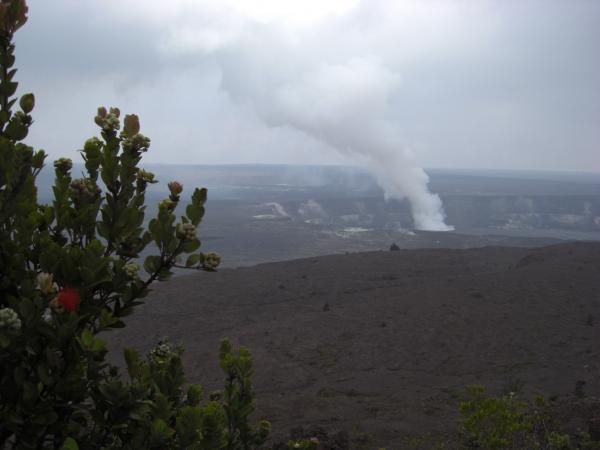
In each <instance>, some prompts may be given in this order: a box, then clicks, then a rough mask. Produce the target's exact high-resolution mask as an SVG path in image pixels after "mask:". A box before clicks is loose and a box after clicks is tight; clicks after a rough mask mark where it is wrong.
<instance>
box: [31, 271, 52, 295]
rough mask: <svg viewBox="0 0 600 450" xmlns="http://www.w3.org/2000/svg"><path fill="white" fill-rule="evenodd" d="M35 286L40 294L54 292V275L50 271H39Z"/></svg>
mask: <svg viewBox="0 0 600 450" xmlns="http://www.w3.org/2000/svg"><path fill="white" fill-rule="evenodd" d="M36 282H37V287H38V289H39V290H40V291H42V294H52V293H54V292H56V287H57V286H56V283H54V276H53V275H52V274H51V273H47V272H40V273H39V274H38V276H37V277H36Z"/></svg>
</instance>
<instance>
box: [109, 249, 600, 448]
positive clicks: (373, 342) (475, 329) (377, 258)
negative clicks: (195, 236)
mask: <svg viewBox="0 0 600 450" xmlns="http://www.w3.org/2000/svg"><path fill="white" fill-rule="evenodd" d="M163 336H168V337H169V338H171V339H172V340H174V341H177V342H182V343H183V345H184V346H185V349H186V351H185V358H184V360H185V363H186V366H187V367H186V368H187V372H188V375H189V378H190V381H193V382H200V383H201V384H202V385H203V386H204V387H205V389H206V390H207V391H210V390H215V389H218V388H219V387H220V386H221V385H222V374H221V372H220V369H219V368H218V357H217V348H218V344H219V340H220V338H222V337H225V336H227V337H229V338H231V340H232V341H233V342H234V344H236V345H237V344H241V345H244V346H247V347H249V348H250V349H251V351H252V354H253V356H254V361H255V378H254V385H255V389H256V398H257V400H256V413H257V417H258V418H263V417H264V418H268V419H269V420H271V421H272V423H273V428H274V433H275V438H281V439H284V438H285V437H286V435H287V433H288V431H289V430H290V429H291V428H292V427H295V426H302V425H309V424H319V425H321V426H323V427H324V428H325V429H327V430H330V431H335V430H346V431H347V432H348V433H349V434H350V436H351V438H352V439H353V442H354V444H353V445H354V446H355V447H357V448H379V447H387V448H388V450H390V449H401V448H410V447H408V444H407V442H408V440H407V439H408V438H409V437H411V436H417V435H433V436H444V435H445V434H447V433H452V432H453V431H454V430H456V429H457V426H458V419H459V417H458V414H457V412H456V411H457V400H456V397H457V393H458V392H461V391H462V390H463V389H464V387H465V386H466V385H469V384H473V383H478V384H483V385H485V386H486V387H487V388H488V390H489V391H490V392H491V393H495V394H498V393H502V392H508V391H515V390H518V391H520V392H521V393H522V395H525V396H527V395H531V394H533V393H542V394H544V395H546V396H559V397H568V396H573V391H574V388H575V385H576V382H577V381H585V382H586V384H585V386H584V389H585V392H586V393H588V394H595V395H598V393H599V392H600V362H599V361H600V359H599V356H600V243H573V244H571V243H568V244H560V245H553V246H549V247H543V248H538V249H523V248H506V247H504V248H501V247H485V248H476V249H466V250H448V249H421V250H401V251H395V252H370V253H356V254H348V255H335V256H324V257H318V258H308V259H301V260H295V261H289V262H280V263H270V264H261V265H258V266H255V267H246V268H239V269H225V270H222V271H220V272H218V273H213V274H211V273H198V274H192V275H189V276H182V277H177V278H174V279H172V280H171V281H169V282H167V283H161V284H158V285H157V286H156V287H155V288H154V291H153V293H152V294H151V295H150V297H149V298H148V300H147V303H146V304H145V305H143V306H142V307H140V308H139V310H138V312H137V313H136V314H134V315H133V316H132V317H131V318H130V319H129V321H128V326H127V328H124V329H122V330H118V331H115V332H111V335H110V339H109V340H110V345H111V348H112V349H113V355H112V357H113V358H114V359H115V360H117V359H120V354H119V353H120V350H121V348H122V347H134V348H138V349H140V350H147V349H149V348H151V347H152V345H153V344H154V343H155V342H156V340H157V339H158V338H159V337H163ZM424 448H426V447H424Z"/></svg>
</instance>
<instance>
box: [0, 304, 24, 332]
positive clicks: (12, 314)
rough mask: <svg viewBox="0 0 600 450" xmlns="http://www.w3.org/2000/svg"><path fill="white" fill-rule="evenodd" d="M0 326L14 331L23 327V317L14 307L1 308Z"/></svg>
mask: <svg viewBox="0 0 600 450" xmlns="http://www.w3.org/2000/svg"><path fill="white" fill-rule="evenodd" d="M0 328H5V329H9V330H13V331H17V330H20V329H21V319H19V316H18V315H17V313H16V311H15V310H14V309H12V308H1V309H0Z"/></svg>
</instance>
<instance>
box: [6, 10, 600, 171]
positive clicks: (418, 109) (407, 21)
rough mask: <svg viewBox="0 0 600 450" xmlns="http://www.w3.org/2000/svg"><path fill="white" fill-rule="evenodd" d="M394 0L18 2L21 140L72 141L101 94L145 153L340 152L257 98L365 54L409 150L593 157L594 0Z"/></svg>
mask: <svg viewBox="0 0 600 450" xmlns="http://www.w3.org/2000/svg"><path fill="white" fill-rule="evenodd" d="M149 3H152V2H149ZM401 3H402V4H403V5H404V4H405V3H404V2H393V1H384V0H371V1H363V2H361V3H360V4H359V5H358V6H357V8H355V9H354V10H352V11H351V12H349V13H348V14H344V15H341V16H333V17H330V18H328V19H326V20H323V21H322V22H320V23H316V24H314V25H313V26H311V27H309V28H304V29H299V30H288V29H285V28H284V29H282V27H281V26H280V24H277V23H268V24H264V23H257V22H254V21H252V20H249V19H247V18H243V17H237V16H235V14H233V13H231V12H230V11H224V10H218V9H215V8H209V7H208V6H206V5H204V6H201V7H197V6H196V7H194V6H193V5H194V3H193V2H183V3H182V5H183V6H181V8H182V9H181V10H180V11H179V12H178V13H177V14H173V15H171V16H169V17H168V18H166V19H165V20H164V21H162V22H161V21H160V20H156V18H149V17H148V15H146V14H144V13H143V11H141V9H143V6H139V8H138V9H139V10H135V8H134V6H132V5H135V2H129V3H127V2H125V3H123V6H122V9H124V10H125V9H127V8H129V9H131V11H119V10H118V9H117V8H116V4H117V3H116V2H96V1H92V0H77V1H76V0H54V1H52V2H48V1H46V0H30V10H31V13H30V16H31V20H30V23H29V24H27V26H26V27H25V28H23V29H22V30H21V31H20V32H19V35H18V41H17V44H18V66H19V68H20V72H19V75H18V76H19V81H21V82H22V89H23V91H30V90H31V91H34V92H35V93H36V95H37V97H38V105H39V107H38V108H37V109H36V112H35V119H36V125H35V127H34V130H33V133H32V136H31V141H32V142H33V143H34V144H36V145H37V146H41V147H44V148H46V149H47V150H48V151H49V152H50V154H51V156H52V157H58V156H59V155H63V154H65V153H68V152H70V151H72V150H75V149H76V148H77V147H78V146H80V145H81V143H82V142H83V140H84V139H85V138H86V137H87V136H88V135H90V134H92V133H94V127H93V125H92V124H91V117H92V116H93V113H94V110H95V107H96V106H97V105H99V104H116V105H119V106H121V108H122V109H123V110H126V111H135V112H137V113H139V114H140V115H141V117H142V126H143V127H144V130H145V132H146V133H147V134H148V135H149V136H151V137H152V138H153V148H152V149H151V152H150V153H149V155H148V160H151V161H159V162H175V161H173V160H177V161H182V162H196V163H203V162H312V163H318V162H322V161H324V162H342V161H345V159H344V157H340V156H339V155H338V154H337V153H336V152H334V151H333V150H332V149H331V148H330V147H331V142H329V143H327V142H325V143H323V142H320V141H319V138H318V137H317V138H315V137H310V136H307V135H306V133H303V132H301V131H298V130H294V129H292V128H290V127H289V126H288V127H275V128H273V127H270V126H267V125H266V124H265V123H263V120H262V119H261V118H262V117H266V114H265V111H262V110H261V108H264V104H266V103H267V102H265V101H263V100H261V98H266V99H268V98H269V96H270V95H271V94H272V92H271V91H270V88H271V87H273V86H275V85H277V84H281V83H282V82H281V80H288V81H289V82H291V81H293V80H297V79H298V77H301V76H302V74H306V73H310V71H311V68H316V67H322V66H323V65H335V64H348V62H349V61H352V60H355V59H357V58H358V59H360V58H367V59H369V58H375V59H378V60H379V61H381V62H382V64H383V66H385V67H386V68H387V70H389V71H390V73H392V74H394V75H395V76H397V78H398V82H397V83H396V84H395V85H394V86H393V89H391V90H390V91H389V92H388V95H387V97H386V107H385V108H384V109H385V111H384V112H382V113H381V115H382V120H385V122H386V123H388V124H391V126H393V128H394V130H395V133H396V136H397V137H398V141H399V142H398V144H399V145H400V144H401V145H403V146H405V147H406V148H408V149H409V150H410V151H412V153H413V154H414V160H415V161H416V162H417V163H419V164H421V165H424V166H426V167H491V168H514V169H547V170H561V169H567V170H587V171H597V172H598V171H600V157H599V156H598V151H599V149H598V143H599V142H600V127H598V125H597V124H598V123H600V86H599V84H600V81H599V80H600V56H599V55H600V52H598V44H597V43H598V42H600V27H599V26H598V24H600V3H599V2H596V1H592V0H578V1H560V0H554V1H553V0H549V1H541V0H535V1H534V0H524V1H500V0H493V1H492V0H489V1H483V2H470V1H467V0H457V1H447V2H440V1H436V0H431V1H430V2H414V4H413V3H412V2H406V4H407V5H412V6H410V7H406V8H405V9H402V6H399V5H400V4H401ZM107 4H109V5H112V6H110V7H109V6H106V5H107ZM138 5H139V3H138ZM190 5H192V6H190ZM415 5H420V6H416V7H415ZM186 8H187V9H186ZM411 8H412V9H411ZM227 67H230V68H234V67H235V68H240V69H244V68H252V70H248V71H244V70H239V71H238V72H236V71H231V70H227ZM255 68H258V69H260V70H258V69H256V70H255ZM234 76H235V77H238V78H239V79H238V80H233V78H234ZM251 77H256V79H252V78H251ZM223 83H224V84H223ZM288 84H289V83H288ZM238 85H245V86H248V85H250V86H252V88H253V90H252V92H253V93H254V94H256V97H254V96H252V98H249V96H248V95H243V96H242V95H238V96H237V97H236V92H235V88H234V86H238ZM282 85H285V83H283V84H282ZM223 86H225V87H227V88H228V90H227V91H226V92H224V91H223V89H222V88H223ZM246 91H247V89H246ZM238 94H240V93H239V92H238ZM259 94H260V95H259ZM261 96H262V97H261ZM240 98H243V101H241V102H240V101H239V100H240ZM261 105H263V106H261ZM256 107H258V109H257V108H256ZM257 111H258V114H257ZM362 113H363V112H362V111H360V112H358V113H357V117H364V116H363V115H362Z"/></svg>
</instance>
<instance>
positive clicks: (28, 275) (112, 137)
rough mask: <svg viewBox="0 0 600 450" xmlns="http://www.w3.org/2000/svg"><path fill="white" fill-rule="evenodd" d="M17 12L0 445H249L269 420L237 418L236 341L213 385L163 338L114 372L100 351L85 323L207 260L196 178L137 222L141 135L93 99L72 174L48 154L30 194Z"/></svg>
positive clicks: (3, 155) (22, 11)
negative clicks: (192, 375)
mask: <svg viewBox="0 0 600 450" xmlns="http://www.w3.org/2000/svg"><path fill="white" fill-rule="evenodd" d="M27 13H28V8H27V5H26V2H25V0H0V448H18V449H26V448H35V449H40V448H65V449H76V448H82V449H102V448H106V449H108V448H126V449H146V448H148V449H152V448H155V449H171V448H172V449H175V448H177V449H179V448H182V449H183V448H190V449H192V448H193V449H221V448H224V449H254V448H258V447H260V446H261V445H262V444H263V443H264V441H265V440H266V438H267V436H268V433H269V424H268V422H261V423H260V424H259V425H258V426H257V427H253V426H251V425H250V424H249V416H250V415H251V414H252V412H253V404H254V394H253V391H252V385H251V375H252V359H251V356H250V354H249V353H248V351H247V350H245V349H240V350H239V351H234V350H233V349H232V348H231V345H230V344H229V342H228V341H226V340H225V341H223V343H222V344H221V351H220V360H221V367H222V368H223V370H224V371H225V374H226V382H225V387H224V390H223V392H222V393H220V394H213V395H211V396H210V397H209V398H208V399H205V396H204V395H203V393H202V390H201V389H200V387H199V386H196V385H190V386H189V387H187V388H185V387H184V386H185V377H184V371H183V366H182V363H181V352H182V349H181V348H180V347H177V346H174V345H173V344H170V343H168V342H160V343H159V344H158V345H157V347H156V348H155V349H154V350H153V351H152V352H150V354H148V355H147V356H145V357H143V356H140V355H139V354H138V353H136V352H135V351H133V350H127V351H126V352H125V360H126V367H127V375H128V376H127V377H126V376H124V375H121V374H120V373H119V370H118V368H117V367H114V366H112V365H111V364H109V363H108V362H107V359H106V355H107V350H106V346H105V342H104V341H103V340H102V338H101V337H100V336H99V334H100V333H102V332H105V331H108V330H110V329H112V328H118V327H123V326H124V325H125V324H124V322H123V320H122V319H123V317H125V316H127V315H129V314H131V313H132V312H134V310H135V307H136V306H137V305H139V304H140V303H141V301H142V299H144V297H146V296H147V294H148V292H149V287H150V285H151V284H152V283H153V282H154V281H162V280H167V279H168V278H169V276H170V275H171V269H172V268H173V267H174V266H175V265H181V266H187V267H190V268H198V269H202V270H205V271H214V270H216V268H217V266H218V265H219V262H220V260H219V257H218V255H216V254H214V253H207V254H204V253H202V252H200V251H199V248H200V241H199V240H198V238H197V236H196V228H197V227H198V225H199V224H200V222H201V220H202V218H203V215H204V204H205V202H206V198H207V191H206V189H195V190H194V191H193V193H192V195H191V199H190V201H189V203H187V205H185V208H184V205H180V203H182V202H181V196H182V194H183V186H182V185H181V184H180V183H178V182H176V181H174V182H171V183H169V185H168V189H169V192H168V197H167V198H165V199H164V200H163V201H161V202H160V204H159V207H158V211H157V213H156V217H154V218H152V219H151V220H150V221H149V222H148V223H147V225H146V221H145V213H146V210H145V209H146V205H145V194H146V189H147V187H148V185H149V184H151V183H155V182H156V180H155V178H154V175H153V174H152V173H150V172H147V171H145V170H143V169H142V168H140V161H141V158H142V155H143V154H144V153H145V152H146V151H147V150H148V148H149V146H150V140H149V139H148V138H147V137H146V136H144V135H143V134H142V133H140V123H139V119H138V117H137V116H135V115H125V116H124V117H122V116H121V113H120V111H119V110H118V109H117V108H110V109H106V108H103V107H102V108H99V109H98V111H97V114H96V116H95V118H94V120H95V123H96V124H97V125H98V127H99V128H100V137H94V138H91V139H89V140H87V141H86V142H85V144H84V146H83V149H82V150H81V156H82V158H83V163H84V165H83V168H82V170H81V172H82V173H83V175H77V176H75V175H74V174H73V172H74V171H75V170H74V169H73V164H72V162H71V160H70V159H66V158H61V159H58V160H56V161H54V164H53V169H54V172H55V181H54V186H53V188H52V189H53V201H52V202H51V203H50V204H47V205H44V204H40V203H38V201H37V190H36V177H37V175H38V174H39V173H40V171H41V170H42V168H43V167H44V164H45V159H46V154H45V153H44V151H43V150H34V149H33V148H32V147H30V146H28V145H27V144H25V143H24V140H25V139H26V137H27V135H28V132H29V129H30V127H31V125H32V123H33V119H32V116H31V113H32V111H33V109H34V107H35V97H34V96H33V94H25V95H23V96H21V97H20V99H18V98H16V97H15V93H16V91H17V87H18V85H17V82H16V81H15V74H16V69H15V68H14V64H15V45H14V41H13V38H14V34H15V32H16V31H17V30H18V29H19V28H20V27H21V26H23V25H24V24H25V22H26V21H27ZM78 171H79V170H78ZM179 209H184V211H183V214H181V215H180V216H179V218H178V216H177V213H178V210H179ZM150 248H152V249H154V254H151V255H150V256H146V257H145V258H141V255H142V252H143V251H144V250H147V249H150ZM140 266H142V267H140Z"/></svg>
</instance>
